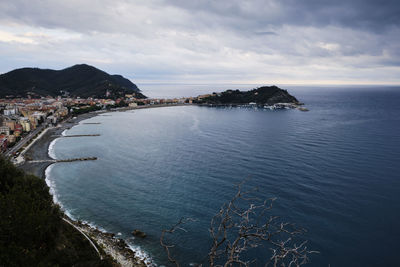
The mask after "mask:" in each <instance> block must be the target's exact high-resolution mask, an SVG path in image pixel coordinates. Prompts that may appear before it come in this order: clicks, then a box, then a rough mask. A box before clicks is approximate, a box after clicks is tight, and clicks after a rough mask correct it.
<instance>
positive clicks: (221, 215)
mask: <svg viewBox="0 0 400 267" xmlns="http://www.w3.org/2000/svg"><path fill="white" fill-rule="evenodd" d="M243 184H244V182H242V183H240V184H239V185H237V192H236V194H235V196H234V197H233V198H232V199H231V200H230V201H229V202H227V203H225V204H223V205H222V207H221V208H220V210H219V211H218V213H217V214H216V215H215V216H214V217H213V218H212V220H211V225H210V229H209V231H210V235H211V238H212V245H211V248H210V251H209V253H208V257H207V258H208V264H207V265H209V266H211V267H232V266H241V267H242V266H246V267H247V266H253V265H257V262H256V261H255V260H249V259H246V255H245V254H246V253H245V252H246V251H249V250H251V249H254V248H257V247H261V248H259V249H264V250H270V252H269V253H265V254H266V255H270V256H269V257H268V259H266V261H267V263H266V266H273V267H278V266H280V267H286V266H287V267H294V266H296V267H297V266H301V265H304V264H306V263H307V262H308V261H309V257H308V256H309V254H311V253H317V251H311V250H309V249H308V248H307V246H306V244H307V241H303V242H301V243H299V244H296V242H295V236H296V235H299V234H303V233H304V232H305V230H304V229H302V228H298V227H296V226H295V225H294V224H290V223H285V222H281V221H280V220H279V218H278V217H277V216H271V215H269V214H270V211H271V209H272V204H273V202H274V201H275V198H270V199H266V200H261V199H259V198H257V197H252V195H253V194H254V192H255V191H256V190H257V189H256V188H253V189H251V190H248V191H243ZM191 220H192V219H181V220H180V221H179V222H178V223H177V224H176V225H174V226H173V227H172V228H171V229H169V230H163V232H162V235H161V238H160V243H161V246H163V247H164V249H165V250H166V252H167V254H168V259H169V261H170V262H171V263H174V264H175V265H176V266H178V267H179V263H178V262H177V260H176V259H174V258H173V257H172V256H171V254H170V248H172V247H173V246H174V245H167V244H165V242H164V237H165V233H171V234H172V233H174V232H175V231H176V230H183V231H186V230H185V229H184V228H183V224H185V223H187V222H188V221H191Z"/></svg>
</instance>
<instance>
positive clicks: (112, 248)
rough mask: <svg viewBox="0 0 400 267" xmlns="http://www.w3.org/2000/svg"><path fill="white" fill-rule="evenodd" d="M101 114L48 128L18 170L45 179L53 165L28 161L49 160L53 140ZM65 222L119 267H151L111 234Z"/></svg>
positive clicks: (28, 152)
mask: <svg viewBox="0 0 400 267" xmlns="http://www.w3.org/2000/svg"><path fill="white" fill-rule="evenodd" d="M99 114H103V113H99V112H97V113H86V114H81V115H79V116H78V117H76V118H75V119H68V120H66V121H64V122H62V123H61V124H60V125H58V126H57V127H55V128H49V129H48V130H47V132H46V133H44V134H43V135H42V136H41V137H40V138H39V139H37V140H36V141H35V143H33V144H32V145H31V146H30V147H29V149H28V150H27V151H26V152H25V154H24V157H25V159H26V161H25V162H24V163H22V164H21V165H19V166H18V168H20V169H22V170H24V171H25V172H26V173H30V174H33V175H35V176H38V177H40V178H42V179H45V178H46V177H45V176H46V175H45V171H46V168H47V167H48V166H49V165H51V164H53V163H51V162H40V163H32V162H29V160H51V159H52V158H51V157H50V156H49V154H48V149H49V145H50V144H51V142H52V141H53V140H55V139H56V138H58V137H59V136H60V135H61V133H62V132H63V131H64V130H66V129H70V128H71V127H73V126H74V125H76V124H78V123H79V122H80V121H82V120H86V119H89V118H92V117H95V116H97V115H99ZM64 216H65V218H66V220H68V221H70V222H71V223H72V224H74V225H75V226H76V227H77V228H79V229H80V230H81V231H82V232H84V233H85V234H86V235H87V236H89V237H90V238H91V239H92V240H93V241H94V242H95V243H96V244H97V246H98V247H101V248H102V249H103V251H104V252H105V253H107V254H108V255H109V256H111V257H112V258H113V259H114V260H115V261H116V262H118V264H119V265H120V266H124V267H135V266H137V267H144V266H152V263H151V261H150V260H149V259H144V258H142V257H140V256H138V255H137V253H136V252H135V251H132V250H131V249H130V248H129V246H128V244H127V243H126V242H125V241H124V240H122V239H119V238H116V237H115V235H114V234H113V233H104V232H102V231H100V230H98V229H96V228H93V227H91V226H89V225H88V224H84V223H82V222H78V221H74V220H72V219H71V218H69V217H68V216H66V215H64Z"/></svg>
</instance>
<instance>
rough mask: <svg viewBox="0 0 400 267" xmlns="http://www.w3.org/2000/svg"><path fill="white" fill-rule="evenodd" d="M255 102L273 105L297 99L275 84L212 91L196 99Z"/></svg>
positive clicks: (295, 101) (215, 101)
mask: <svg viewBox="0 0 400 267" xmlns="http://www.w3.org/2000/svg"><path fill="white" fill-rule="evenodd" d="M251 102H254V103H257V104H259V105H265V104H267V105H273V104H276V103H293V104H298V103H299V101H298V100H297V99H296V98H295V97H294V96H292V95H291V94H289V93H288V91H286V90H283V89H281V88H279V87H277V86H263V87H260V88H257V89H253V90H250V91H239V90H227V91H224V92H222V93H218V94H217V93H213V94H212V95H210V96H208V97H204V98H202V99H200V100H198V103H199V104H217V105H218V104H221V105H224V104H226V105H229V104H248V103H251Z"/></svg>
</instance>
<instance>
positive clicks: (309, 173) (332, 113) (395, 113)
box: [47, 88, 400, 266]
mask: <svg viewBox="0 0 400 267" xmlns="http://www.w3.org/2000/svg"><path fill="white" fill-rule="evenodd" d="M289 89H290V88H289ZM290 92H292V93H293V94H294V95H295V96H296V97H298V98H299V99H300V100H301V101H303V102H305V103H306V104H307V107H308V108H309V109H310V112H300V111H297V110H282V111H263V110H246V109H237V108H234V109H219V108H205V107H195V106H187V107H172V108H157V109H146V110H138V111H133V112H132V111H129V112H118V113H109V114H107V116H98V117H94V118H91V119H89V120H88V121H90V122H101V124H91V125H88V124H80V125H78V126H75V127H74V128H72V129H71V130H69V131H68V133H67V134H88V133H99V134H101V136H100V137H83V138H64V139H62V138H61V139H58V140H57V141H56V142H55V144H54V146H53V150H52V153H54V154H55V156H56V157H57V158H71V157H80V156H97V157H98V158H99V160H97V161H93V162H74V163H61V164H55V165H53V166H52V167H50V169H48V172H47V173H48V179H49V180H50V181H51V183H52V184H53V187H54V188H53V189H54V192H55V195H56V196H57V199H58V201H60V202H61V204H62V206H63V207H64V209H65V210H67V211H68V212H69V213H70V214H71V215H72V216H73V217H75V218H76V219H81V220H86V221H89V222H91V223H93V224H95V225H98V226H100V227H102V228H103V229H105V230H107V231H110V232H114V233H121V237H123V238H125V239H128V241H129V242H131V243H132V244H135V245H137V246H140V247H141V248H142V249H143V250H145V251H146V252H148V253H149V254H150V255H151V256H152V257H153V258H154V259H155V261H156V262H157V263H158V264H162V263H164V260H165V257H164V253H163V251H162V250H161V249H160V248H159V245H158V241H159V237H160V233H161V229H163V228H167V227H169V226H171V225H172V224H174V223H175V222H177V221H178V220H179V218H180V217H182V216H185V217H192V218H196V219H197V221H196V222H194V223H191V224H189V225H187V226H186V229H187V230H188V233H187V234H185V235H179V236H177V239H178V240H177V242H178V244H179V246H178V247H177V248H176V250H175V251H177V253H178V254H179V258H180V260H181V261H182V262H184V263H185V265H187V264H188V263H190V262H200V261H201V260H202V259H203V256H204V255H206V253H207V249H208V247H209V244H210V243H209V239H208V226H209V222H210V219H211V217H212V216H213V214H215V212H216V211H217V210H218V208H219V207H220V205H221V204H222V203H223V202H225V201H226V200H228V199H229V198H230V197H231V196H232V194H233V193H234V192H235V190H234V187H233V184H234V183H237V182H238V181H241V180H243V179H244V178H246V177H251V180H250V181H249V182H248V184H250V185H252V186H253V185H254V186H258V187H259V188H260V190H259V192H258V193H257V194H258V195H259V196H262V197H265V198H267V197H277V198H278V199H277V202H276V204H275V206H274V209H273V212H272V213H273V214H274V215H280V216H282V217H283V218H285V220H287V221H291V222H295V223H296V224H297V225H300V226H302V227H304V228H306V229H308V233H307V234H306V235H305V236H304V238H305V239H308V240H309V246H310V247H311V248H312V249H315V250H318V251H320V254H318V255H313V256H312V263H311V264H310V266H328V264H330V265H331V266H398V259H397V253H398V250H399V248H400V245H399V244H400V227H399V221H400V88H376V89H372V88H369V89H365V88H364V89H357V88H352V89H351V90H346V88H341V89H332V88H330V89H329V88H322V89H316V88H315V89H313V90H303V89H301V88H298V89H296V90H290ZM136 228H137V229H141V230H143V231H145V232H146V233H147V234H148V238H146V239H144V240H137V239H135V240H133V238H132V237H131V235H130V232H131V231H132V230H133V229H136ZM267 255H268V254H265V255H264V256H267ZM259 256H260V257H261V256H263V255H261V254H260V255H259Z"/></svg>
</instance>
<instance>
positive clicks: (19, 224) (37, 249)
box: [0, 156, 113, 267]
mask: <svg viewBox="0 0 400 267" xmlns="http://www.w3.org/2000/svg"><path fill="white" fill-rule="evenodd" d="M62 216H63V214H62V212H61V211H60V209H59V207H58V206H56V205H54V204H53V202H52V197H51V195H50V193H49V189H48V187H47V185H46V183H45V181H44V180H42V179H40V178H38V177H36V176H33V175H27V174H25V173H24V172H23V171H21V170H19V169H17V168H16V167H14V166H13V165H12V164H11V163H10V162H9V161H7V160H5V159H4V158H3V157H1V156H0V266H1V267H3V266H113V262H112V260H111V259H108V258H107V259H105V260H100V259H99V256H98V255H97V253H96V251H95V250H94V248H93V247H91V246H90V244H89V241H87V240H86V239H85V238H84V237H83V236H82V235H81V234H80V233H79V232H78V231H76V230H75V229H74V228H73V227H72V226H70V225H69V224H67V223H65V222H64V221H63V220H62Z"/></svg>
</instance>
